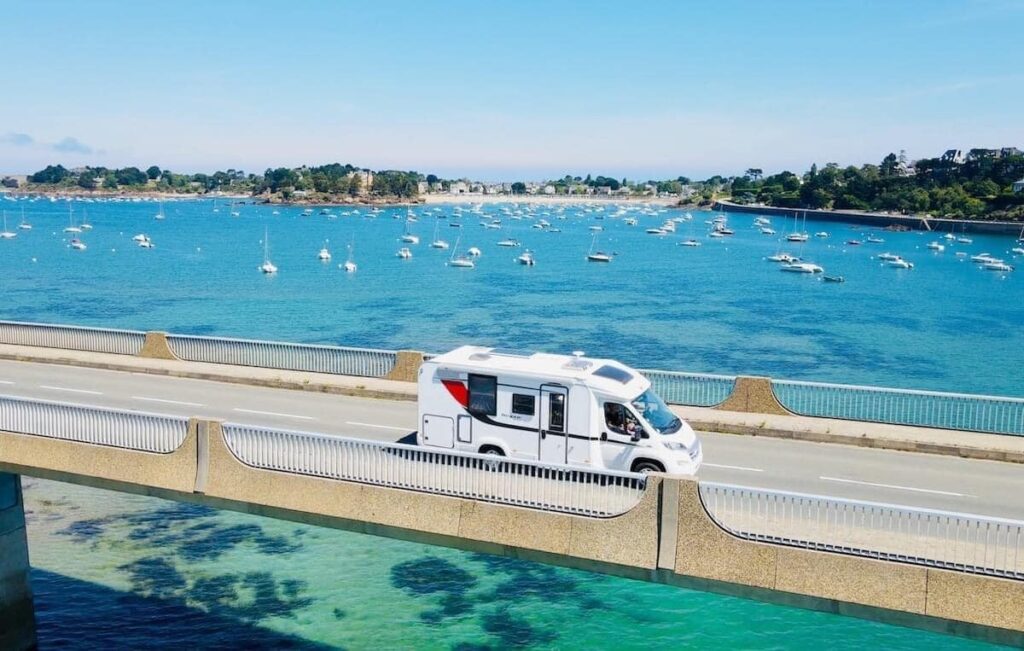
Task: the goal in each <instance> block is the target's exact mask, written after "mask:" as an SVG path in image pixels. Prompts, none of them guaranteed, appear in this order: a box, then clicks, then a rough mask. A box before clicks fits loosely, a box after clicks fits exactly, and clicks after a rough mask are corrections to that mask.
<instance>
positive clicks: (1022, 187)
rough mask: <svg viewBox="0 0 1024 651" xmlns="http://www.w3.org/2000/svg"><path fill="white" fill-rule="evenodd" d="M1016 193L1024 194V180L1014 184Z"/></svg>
mask: <svg viewBox="0 0 1024 651" xmlns="http://www.w3.org/2000/svg"><path fill="white" fill-rule="evenodd" d="M1013 191H1014V192H1024V179H1021V180H1019V181H1017V182H1016V183H1014V184H1013Z"/></svg>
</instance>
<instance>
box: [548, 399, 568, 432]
mask: <svg viewBox="0 0 1024 651" xmlns="http://www.w3.org/2000/svg"><path fill="white" fill-rule="evenodd" d="M549 400H550V402H549V403H548V407H549V409H548V412H549V414H550V415H549V417H548V420H549V421H550V422H549V423H548V429H550V430H551V431H552V432H564V431H565V396H564V395H562V394H561V393H552V394H551V396H550V397H549Z"/></svg>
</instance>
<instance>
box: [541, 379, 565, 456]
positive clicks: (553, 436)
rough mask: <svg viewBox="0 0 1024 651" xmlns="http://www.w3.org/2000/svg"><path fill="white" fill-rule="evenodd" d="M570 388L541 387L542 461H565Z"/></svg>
mask: <svg viewBox="0 0 1024 651" xmlns="http://www.w3.org/2000/svg"><path fill="white" fill-rule="evenodd" d="M568 401H569V390H568V389H566V388H565V387H563V386H557V385H553V384H545V385H542V386H541V387H540V450H539V454H538V458H539V459H540V461H541V462H542V463H565V462H566V449H567V448H568V446H567V445H566V442H567V440H568V439H567V437H566V435H567V434H568V432H569V430H568V426H569V423H568V413H569V412H568V406H567V403H568Z"/></svg>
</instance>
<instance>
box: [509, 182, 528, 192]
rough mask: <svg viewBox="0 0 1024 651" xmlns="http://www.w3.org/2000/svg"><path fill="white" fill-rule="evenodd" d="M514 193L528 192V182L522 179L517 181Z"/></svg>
mask: <svg viewBox="0 0 1024 651" xmlns="http://www.w3.org/2000/svg"><path fill="white" fill-rule="evenodd" d="M512 194H526V184H525V183H523V182H522V181H516V182H515V183H513V184H512Z"/></svg>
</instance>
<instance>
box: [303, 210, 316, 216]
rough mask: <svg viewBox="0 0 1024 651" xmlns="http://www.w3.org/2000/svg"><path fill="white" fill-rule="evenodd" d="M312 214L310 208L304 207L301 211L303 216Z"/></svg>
mask: <svg viewBox="0 0 1024 651" xmlns="http://www.w3.org/2000/svg"><path fill="white" fill-rule="evenodd" d="M312 214H313V209H312V208H306V209H305V210H303V211H302V216H303V217H309V216H310V215H312Z"/></svg>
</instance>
